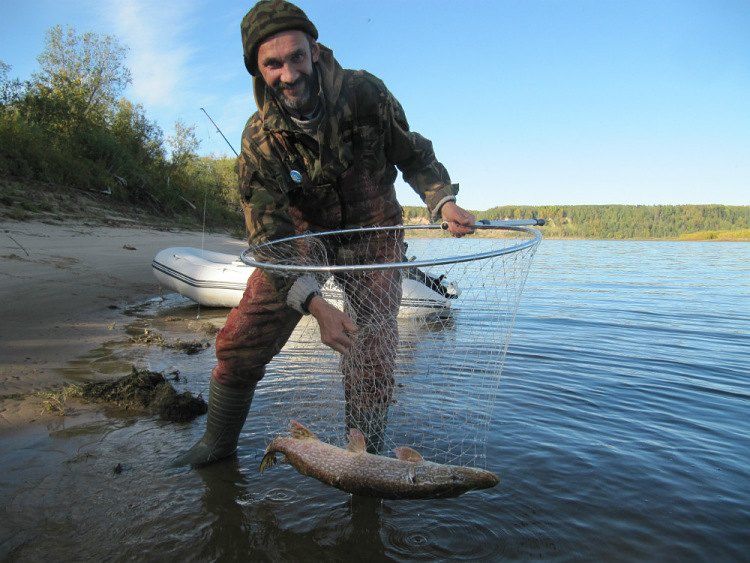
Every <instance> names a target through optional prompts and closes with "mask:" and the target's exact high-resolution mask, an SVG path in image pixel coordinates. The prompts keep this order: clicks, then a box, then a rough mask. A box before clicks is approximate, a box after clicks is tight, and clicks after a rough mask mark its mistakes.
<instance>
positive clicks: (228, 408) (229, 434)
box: [172, 378, 256, 467]
mask: <svg viewBox="0 0 750 563" xmlns="http://www.w3.org/2000/svg"><path fill="white" fill-rule="evenodd" d="M255 385H256V384H255V383H253V384H252V385H250V386H249V387H240V388H237V387H227V386H226V385H222V384H221V383H218V382H217V381H216V380H215V379H214V378H211V384H210V386H209V392H208V415H207V417H206V431H205V433H204V434H203V437H202V438H201V439H200V440H199V441H198V442H197V443H196V444H195V445H194V446H193V447H192V448H190V449H189V450H188V451H187V452H185V453H184V454H183V455H181V456H179V457H177V458H176V459H175V460H174V461H173V462H172V466H173V467H179V466H182V465H192V466H193V467H199V466H201V465H207V464H209V463H213V462H215V461H218V460H220V459H223V458H225V457H227V456H230V455H232V454H233V453H234V452H236V451H237V440H238V439H239V437H240V432H241V431H242V427H243V426H244V424H245V419H246V418H247V413H248V411H249V410H250V403H251V402H252V400H253V394H254V393H255Z"/></svg>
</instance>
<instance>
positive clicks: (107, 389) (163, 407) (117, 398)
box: [81, 367, 208, 422]
mask: <svg viewBox="0 0 750 563" xmlns="http://www.w3.org/2000/svg"><path fill="white" fill-rule="evenodd" d="M81 397H82V398H84V399H88V400H91V401H98V402H107V403H112V404H115V405H117V406H118V407H120V408H124V409H126V410H139V411H147V412H150V413H153V414H158V415H159V417H160V418H162V419H164V420H169V421H171V422H187V421H189V420H193V419H194V418H196V417H197V416H199V415H202V414H205V413H206V412H207V410H208V407H207V405H206V401H204V400H203V398H202V397H194V396H193V394H192V393H190V392H189V391H185V392H184V393H177V391H175V389H174V387H172V384H171V383H170V382H169V381H167V379H166V378H165V377H164V374H162V373H159V372H156V371H149V370H145V369H144V370H138V369H136V368H135V367H133V371H132V373H131V374H130V375H126V376H125V377H122V378H120V379H118V380H116V381H100V382H91V383H85V384H83V385H82V386H81Z"/></svg>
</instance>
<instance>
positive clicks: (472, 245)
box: [254, 228, 538, 467]
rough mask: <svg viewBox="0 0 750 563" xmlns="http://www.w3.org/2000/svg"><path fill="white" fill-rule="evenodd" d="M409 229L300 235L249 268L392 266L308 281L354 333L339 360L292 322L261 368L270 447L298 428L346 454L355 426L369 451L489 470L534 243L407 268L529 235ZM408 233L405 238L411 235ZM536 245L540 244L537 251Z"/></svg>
mask: <svg viewBox="0 0 750 563" xmlns="http://www.w3.org/2000/svg"><path fill="white" fill-rule="evenodd" d="M414 234H419V233H410V232H409V229H408V228H406V229H403V230H393V231H374V232H367V233H358V234H354V235H352V234H347V235H324V236H319V237H318V236H307V237H305V238H303V239H297V240H293V241H289V242H284V243H279V244H276V243H274V244H271V245H270V246H266V247H264V248H262V249H261V250H258V249H256V251H255V253H254V256H255V258H256V259H257V260H259V261H263V262H269V263H272V264H287V265H296V266H299V268H298V269H296V270H294V271H290V272H279V271H278V270H271V272H272V273H273V275H277V276H279V275H280V276H291V277H294V278H296V277H298V276H300V275H305V274H309V270H306V267H309V266H330V265H336V266H352V265H365V264H384V263H397V262H400V263H402V265H401V266H400V267H397V268H394V269H385V270H357V269H345V270H344V271H339V272H335V273H315V274H314V275H315V276H316V277H317V278H318V283H319V284H320V286H321V288H322V294H323V296H324V297H325V298H326V299H327V300H328V301H329V302H331V303H332V304H334V305H335V306H337V307H339V308H340V309H343V310H344V311H345V312H346V313H347V314H348V315H349V316H350V317H351V318H352V320H353V321H354V323H355V324H356V325H357V329H358V330H357V332H356V333H354V334H352V335H351V338H352V340H353V341H354V345H353V346H352V347H351V349H350V350H349V352H347V353H345V354H339V353H337V352H335V351H333V350H332V349H330V348H328V347H327V346H325V345H323V344H322V343H321V340H320V332H319V329H318V324H317V322H316V321H315V319H314V318H313V317H312V316H305V317H303V319H302V320H301V321H300V323H299V324H298V326H297V327H296V329H295V330H294V332H293V333H292V336H291V338H290V339H289V341H288V342H287V344H286V346H285V347H284V348H283V350H282V351H281V352H280V353H279V354H278V355H277V357H276V358H275V359H274V360H273V361H272V362H271V364H270V365H269V366H268V370H267V375H266V378H265V380H264V385H262V386H260V387H259V388H258V393H259V394H262V393H265V394H267V399H268V400H269V401H270V403H271V405H270V406H271V408H270V413H271V414H270V416H269V417H267V418H266V420H267V425H268V427H267V429H266V430H267V432H268V435H269V438H270V437H272V436H274V435H277V434H278V433H279V432H280V430H281V429H284V428H286V427H287V426H288V423H289V420H290V419H295V420H299V421H300V422H302V423H303V424H305V425H306V426H307V427H308V428H310V429H311V430H312V431H313V432H315V433H316V435H318V437H320V438H321V439H322V440H324V441H326V442H329V443H332V444H336V445H339V446H343V445H345V443H346V432H347V429H348V428H351V427H356V428H359V429H360V430H361V431H362V432H363V434H364V435H365V438H366V442H367V446H368V450H369V451H371V452H376V451H377V452H380V453H386V452H388V451H390V450H393V449H394V448H395V447H397V446H402V445H407V446H410V447H412V448H414V449H416V450H417V451H419V452H420V453H421V454H422V456H423V457H424V458H425V459H428V460H430V461H436V462H439V463H453V464H461V465H474V466H482V467H486V451H485V444H486V441H487V440H486V436H487V432H488V431H489V428H490V424H491V420H492V414H493V410H494V408H495V406H496V403H497V397H498V390H499V383H500V376H501V373H502V368H503V362H504V359H505V355H506V351H507V348H508V343H509V341H510V335H511V329H512V326H513V322H514V319H515V315H516V310H517V308H518V304H519V300H520V296H521V292H522V289H523V285H524V282H525V279H526V276H527V273H528V270H529V267H530V265H531V260H532V257H533V255H534V252H535V250H536V246H537V244H536V243H535V242H534V243H531V244H529V245H528V246H527V247H525V248H521V249H519V250H515V251H513V252H510V253H507V254H502V255H499V256H494V257H490V258H483V259H474V260H470V261H461V262H451V263H449V264H443V265H439V266H420V267H415V266H413V265H412V264H410V263H409V262H408V261H409V260H410V258H412V257H416V258H417V260H419V261H424V260H428V259H429V260H430V261H440V259H443V258H449V257H457V256H461V257H466V256H471V255H475V254H479V253H488V252H494V251H496V250H500V249H507V248H510V247H514V246H517V245H520V243H528V242H530V241H531V240H532V239H533V234H532V233H530V232H526V231H508V230H500V229H498V230H490V231H487V230H485V231H482V236H481V237H479V236H472V237H466V238H462V239H456V238H451V237H450V236H448V235H443V236H442V237H440V238H414V237H413V235H414ZM410 235H412V236H410ZM536 242H538V240H537V241H536Z"/></svg>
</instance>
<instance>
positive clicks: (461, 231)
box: [440, 201, 477, 238]
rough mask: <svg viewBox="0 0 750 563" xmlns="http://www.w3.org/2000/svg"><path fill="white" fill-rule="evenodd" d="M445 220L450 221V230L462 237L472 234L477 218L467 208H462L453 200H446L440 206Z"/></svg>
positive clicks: (455, 235) (454, 234) (456, 235)
mask: <svg viewBox="0 0 750 563" xmlns="http://www.w3.org/2000/svg"><path fill="white" fill-rule="evenodd" d="M440 214H441V215H442V216H443V221H445V222H446V223H448V230H449V231H450V233H451V234H452V235H453V236H454V237H459V238H460V237H462V236H464V235H470V234H472V233H473V232H474V231H475V229H474V224H475V223H476V221H477V218H476V217H474V215H472V214H471V213H469V212H468V211H466V210H465V209H462V208H460V207H459V206H458V205H456V204H455V203H454V202H452V201H446V202H445V203H444V204H443V206H442V207H441V208H440Z"/></svg>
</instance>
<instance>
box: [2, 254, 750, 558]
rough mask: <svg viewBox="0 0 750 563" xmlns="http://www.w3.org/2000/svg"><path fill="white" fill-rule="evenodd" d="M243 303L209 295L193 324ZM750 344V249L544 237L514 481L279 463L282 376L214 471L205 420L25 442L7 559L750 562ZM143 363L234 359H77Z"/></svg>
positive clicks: (12, 450)
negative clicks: (319, 471) (358, 472)
mask: <svg viewBox="0 0 750 563" xmlns="http://www.w3.org/2000/svg"><path fill="white" fill-rule="evenodd" d="M181 304H182V302H181V301H180V300H179V299H178V300H175V299H173V298H171V297H170V298H168V299H167V300H166V301H165V302H161V303H159V311H160V312H159V313H158V314H159V318H158V319H156V321H158V322H159V323H160V324H159V327H160V329H162V330H167V329H169V326H170V323H172V324H173V325H174V328H172V329H170V330H171V331H172V332H179V330H184V329H185V326H184V323H182V324H181V323H180V322H176V321H175V322H173V320H174V318H175V317H180V318H184V319H187V318H190V319H193V317H194V316H195V315H196V313H198V310H197V308H195V307H187V308H185V307H184V306H182V307H181V306H180V305H181ZM153 305H154V304H151V307H147V308H145V310H144V312H142V313H141V314H145V315H146V316H148V315H149V314H150V311H153V310H154V307H153ZM225 314H226V312H225V311H206V310H202V311H200V316H201V320H200V321H194V323H197V324H200V323H201V322H205V321H206V320H213V321H215V322H218V323H220V322H221V320H222V318H223V316H225ZM477 315H478V317H479V316H481V315H480V313H477ZM462 320H463V321H467V320H471V319H466V318H464V319H462ZM474 320H475V321H476V322H481V319H480V318H477V319H474ZM457 322H458V321H457ZM451 330H460V323H458V324H457V326H454V327H452V329H451ZM438 336H440V335H438ZM476 349H477V358H476V359H477V361H480V360H481V356H482V354H484V353H485V351H484V350H483V349H482V346H481V343H477V348H476ZM748 350H750V244H745V243H737V244H721V243H669V242H630V241H628V242H602V241H544V242H543V243H542V245H541V247H540V249H539V251H538V252H537V255H536V257H535V261H534V264H533V266H532V269H531V272H530V274H529V278H528V281H527V284H526V290H525V292H524V296H523V298H522V301H521V307H520V309H519V312H518V316H517V319H516V327H515V330H514V335H513V338H512V341H511V345H510V348H509V351H508V356H507V359H506V362H505V369H504V372H503V376H502V378H501V384H500V393H499V397H498V400H497V401H496V402H495V408H494V412H493V413H492V414H493V416H492V419H493V422H492V426H491V431H490V433H489V435H488V439H487V444H486V448H487V449H486V465H487V466H488V467H489V468H491V469H493V470H494V471H496V472H498V473H499V475H500V477H501V483H500V485H498V486H497V487H496V488H494V489H492V490H489V491H480V492H472V493H469V494H467V495H465V496H463V497H460V498H458V499H450V500H434V501H384V502H378V501H373V500H368V499H357V498H352V497H350V496H349V495H347V494H344V493H342V492H340V491H337V490H334V489H330V488H328V487H326V486H325V485H322V484H320V483H318V482H317V481H315V480H313V479H310V478H305V477H302V476H300V475H299V474H298V473H296V472H295V471H294V470H293V469H291V468H290V467H288V466H279V467H278V468H274V469H273V470H271V471H268V472H266V473H264V474H263V475H262V476H260V475H259V474H258V473H257V466H258V462H259V460H260V457H261V455H262V451H263V448H264V447H265V445H266V443H265V440H266V437H265V435H264V432H259V431H256V430H258V429H260V428H263V429H265V428H266V427H267V425H268V424H269V420H270V419H269V418H267V417H271V416H272V410H273V408H272V407H273V400H274V393H273V389H274V385H273V382H272V381H271V380H270V379H269V382H268V384H267V385H266V390H265V391H264V392H263V393H259V395H258V398H257V399H256V401H255V402H254V404H253V410H252V415H251V417H250V418H249V419H248V423H247V424H246V426H245V430H244V432H243V435H242V437H241V440H240V450H239V455H238V457H237V459H236V460H230V461H228V462H226V463H221V464H217V465H215V466H212V467H208V468H205V469H202V470H198V471H191V470H184V469H169V468H167V467H166V466H167V462H168V461H169V460H170V459H171V458H172V457H173V456H174V455H175V453H176V452H179V451H181V450H182V449H184V448H186V447H188V446H189V445H191V444H192V443H193V442H194V440H196V439H197V438H198V437H199V436H200V434H201V433H202V427H203V424H204V422H203V419H198V420H197V421H196V422H194V423H191V424H185V425H174V424H168V423H163V422H160V421H157V420H154V419H143V418H123V417H122V416H119V417H118V416H114V415H113V413H109V414H110V416H107V415H106V414H100V415H96V416H92V417H90V418H89V419H84V420H77V421H75V422H74V423H73V424H72V426H68V427H65V424H70V423H68V422H64V421H63V422H61V424H60V426H59V427H58V428H52V429H46V428H41V427H31V428H28V429H27V430H25V431H24V432H23V433H20V434H18V435H15V436H13V437H12V438H8V439H4V440H3V448H2V451H0V468H1V469H2V471H1V472H0V500H1V501H2V503H3V506H4V507H5V514H4V515H3V518H2V520H3V521H2V523H1V524H0V556H5V557H7V558H9V559H11V560H38V559H41V558H42V557H46V558H53V559H56V560H68V559H73V558H83V559H102V558H112V559H116V560H119V559H156V558H164V557H166V558H169V559H186V560H199V561H203V560H207V559H209V560H210V559H239V558H247V557H248V556H249V557H252V558H254V559H261V560H300V559H313V558H314V559H326V560H343V559H351V558H358V559H368V560H381V559H397V560H404V559H408V560H431V559H467V560H477V559H480V560H481V559H487V560H489V559H524V560H527V559H559V560H570V559H586V560H603V559H606V560H672V561H682V560H704V561H717V560H742V559H745V558H746V557H747V553H748V552H750V534H749V533H748V530H750V416H748V413H749V412H750V409H749V408H748V407H750V383H749V382H748V377H747V375H748V368H747V358H748ZM139 356H140V357H139ZM134 358H135V359H136V360H137V361H138V362H139V363H140V364H141V365H143V366H144V367H149V368H151V369H166V370H173V369H178V370H179V371H180V373H181V376H182V382H181V384H182V385H184V386H185V387H186V388H188V389H191V390H193V391H196V392H199V391H202V390H205V389H206V387H207V379H206V378H207V373H208V371H209V370H210V367H211V365H212V363H213V359H212V356H211V350H210V349H209V350H208V351H206V352H203V353H201V354H198V355H196V356H185V355H184V354H182V353H180V352H179V351H174V350H162V349H159V348H155V347H151V348H141V347H136V348H133V347H126V346H122V345H112V346H109V347H106V348H104V349H102V350H99V351H95V352H93V353H92V354H89V355H88V356H87V357H86V358H82V359H81V360H80V361H78V362H76V363H74V364H72V365H71V367H70V370H69V371H68V375H69V376H70V377H71V378H73V379H75V378H76V377H81V376H91V375H92V374H94V375H96V374H97V373H101V374H107V373H112V372H114V371H116V370H117V369H119V366H126V365H128V363H129V362H130V361H132V360H133V359H134ZM284 361H286V362H287V364H286V365H287V366H289V365H292V364H291V361H292V360H291V359H289V358H287V359H286V360H284ZM298 367H300V368H302V367H304V366H303V365H300V366H298ZM271 371H272V370H269V376H270V375H272V373H271ZM269 376H267V377H269ZM307 381H308V383H309V382H310V381H309V379H308V380H307ZM264 383H266V382H264ZM468 384H469V383H467V385H468ZM470 394H471V393H470V392H467V395H470ZM424 399H425V400H424V403H423V411H422V412H416V413H414V416H415V417H423V418H428V417H429V416H431V412H432V410H431V409H434V408H435V405H436V403H435V400H434V397H429V396H426V397H425V398H424ZM117 464H121V469H122V471H120V472H115V471H114V468H115V466H117Z"/></svg>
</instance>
